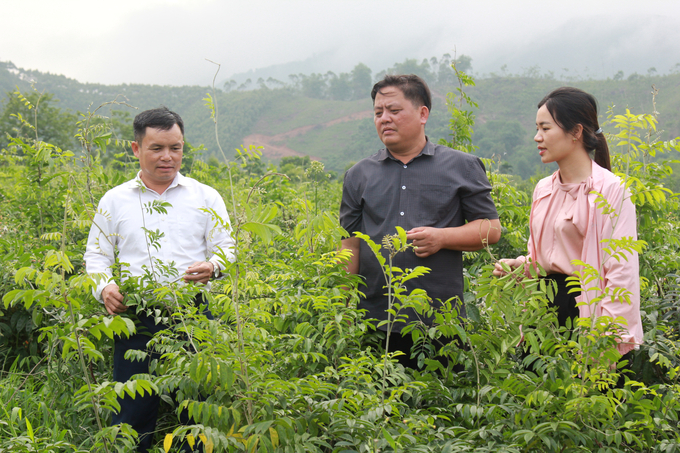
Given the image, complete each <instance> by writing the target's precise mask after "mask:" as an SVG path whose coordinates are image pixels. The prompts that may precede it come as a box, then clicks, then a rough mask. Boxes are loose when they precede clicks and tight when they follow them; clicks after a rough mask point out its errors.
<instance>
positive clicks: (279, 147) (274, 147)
mask: <svg viewBox="0 0 680 453" xmlns="http://www.w3.org/2000/svg"><path fill="white" fill-rule="evenodd" d="M372 116H373V111H372V110H364V111H361V112H356V113H352V114H349V115H346V116H343V117H341V118H336V119H334V120H331V121H327V122H325V123H321V124H320V126H323V127H329V126H333V125H334V124H339V123H346V122H347V121H356V120H363V119H365V118H370V117H372ZM317 126H318V125H317V124H312V125H309V126H302V127H298V128H296V129H292V130H290V131H287V132H283V133H281V134H276V135H264V134H251V135H249V136H247V137H245V138H244V139H243V144H244V145H245V146H246V148H248V147H250V145H254V146H262V147H264V149H263V150H262V155H263V156H265V157H267V158H268V159H280V158H282V157H288V156H306V155H309V157H310V158H311V159H312V160H317V158H316V157H314V156H312V155H311V153H310V152H306V153H305V152H300V151H295V150H294V149H291V148H289V147H287V146H285V145H283V144H282V143H284V142H285V141H286V140H288V139H290V138H293V137H298V136H300V135H304V134H306V133H307V132H309V131H310V130H312V129H314V128H315V127H317Z"/></svg>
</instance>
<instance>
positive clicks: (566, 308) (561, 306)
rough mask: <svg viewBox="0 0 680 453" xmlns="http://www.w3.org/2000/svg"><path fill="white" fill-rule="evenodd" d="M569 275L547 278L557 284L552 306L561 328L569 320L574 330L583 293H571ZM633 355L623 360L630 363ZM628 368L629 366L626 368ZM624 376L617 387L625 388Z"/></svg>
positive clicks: (620, 378) (628, 355)
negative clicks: (568, 284)
mask: <svg viewBox="0 0 680 453" xmlns="http://www.w3.org/2000/svg"><path fill="white" fill-rule="evenodd" d="M567 277H569V276H568V275H564V274H550V275H547V276H546V277H545V279H546V280H551V281H554V282H555V283H557V293H556V294H555V298H554V299H553V301H552V303H551V306H553V307H557V322H558V324H559V325H560V326H562V327H563V326H566V325H567V319H571V321H572V324H571V325H572V329H573V326H574V321H575V320H574V318H578V317H579V309H578V307H577V306H576V298H577V297H578V296H579V295H580V294H581V291H576V292H572V293H570V292H569V290H570V289H571V288H573V287H571V286H567ZM630 358H631V354H630V353H628V354H626V355H624V356H623V357H622V358H621V360H628V361H630ZM626 368H628V366H627V367H626ZM624 380H625V379H624V375H623V373H621V375H620V376H619V380H618V382H617V385H616V387H619V388H621V387H623V383H624Z"/></svg>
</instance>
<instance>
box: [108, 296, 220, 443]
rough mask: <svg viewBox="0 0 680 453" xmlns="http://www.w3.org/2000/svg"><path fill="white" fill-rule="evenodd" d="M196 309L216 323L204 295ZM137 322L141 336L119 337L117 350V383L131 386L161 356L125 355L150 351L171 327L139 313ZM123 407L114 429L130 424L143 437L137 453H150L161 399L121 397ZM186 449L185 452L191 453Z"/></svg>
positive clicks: (182, 418)
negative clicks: (155, 337) (153, 341)
mask: <svg viewBox="0 0 680 453" xmlns="http://www.w3.org/2000/svg"><path fill="white" fill-rule="evenodd" d="M194 302H195V303H196V305H198V306H200V307H201V308H203V310H202V313H203V314H204V315H205V316H206V318H208V319H214V318H213V315H212V313H211V312H210V310H209V309H208V306H207V304H204V299H203V295H202V294H199V295H198V296H196V298H195V299H194ZM136 316H137V318H138V319H139V324H138V325H137V332H138V333H135V334H134V335H131V336H130V337H129V338H125V337H115V339H114V350H113V380H114V381H116V382H127V381H129V380H130V378H131V377H132V376H133V375H135V374H146V373H148V372H149V363H150V361H151V360H154V359H158V358H159V357H160V355H159V354H158V353H157V352H154V351H148V352H149V355H148V356H147V359H146V360H142V361H139V360H135V361H133V360H126V359H125V352H127V351H128V350H130V349H136V350H142V351H146V350H147V343H148V342H149V340H150V339H151V337H152V336H153V335H155V334H156V333H158V332H160V331H161V330H164V329H167V328H168V326H166V325H162V324H158V325H157V324H154V320H153V318H152V317H149V316H146V315H145V314H143V313H138V314H137V315H136ZM118 403H119V404H120V412H118V413H117V414H115V413H114V414H113V417H112V419H111V425H118V424H120V423H127V424H129V425H130V426H132V428H133V429H134V430H135V431H137V433H138V434H139V444H138V447H137V449H138V450H137V451H139V452H144V453H146V452H147V451H148V450H149V449H150V448H151V444H152V442H153V433H154V431H155V429H156V420H157V419H158V407H159V405H160V397H159V396H158V395H148V394H145V395H144V396H140V395H136V396H135V398H134V399H132V398H131V397H130V396H128V395H125V397H123V398H120V397H118ZM180 422H182V423H185V424H186V423H189V422H190V420H189V418H188V417H181V418H180ZM188 448H189V447H188V445H187V446H185V448H184V449H185V451H191V450H190V449H188Z"/></svg>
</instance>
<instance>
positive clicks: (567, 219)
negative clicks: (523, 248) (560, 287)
mask: <svg viewBox="0 0 680 453" xmlns="http://www.w3.org/2000/svg"><path fill="white" fill-rule="evenodd" d="M558 173H559V172H558ZM588 179H590V178H588ZM591 182H592V181H588V180H586V181H583V182H581V183H576V184H565V183H563V182H561V181H560V178H559V175H558V177H555V178H552V197H550V199H549V200H548V206H547V208H546V213H545V216H544V217H541V216H533V218H532V221H531V227H530V231H531V232H534V231H536V232H537V234H536V237H535V241H536V244H537V248H536V261H537V262H538V264H540V265H541V267H543V269H545V271H546V272H547V273H548V274H567V275H571V274H573V273H574V271H575V270H576V266H574V265H573V264H571V260H573V259H574V257H576V256H581V250H582V249H583V232H582V231H580V230H579V229H578V227H577V225H575V224H574V221H573V219H574V212H575V211H577V210H578V207H579V205H582V204H584V203H586V204H587V200H586V199H585V197H587V196H588V192H589V191H590V189H589V187H590V186H591V184H589V183H591Z"/></svg>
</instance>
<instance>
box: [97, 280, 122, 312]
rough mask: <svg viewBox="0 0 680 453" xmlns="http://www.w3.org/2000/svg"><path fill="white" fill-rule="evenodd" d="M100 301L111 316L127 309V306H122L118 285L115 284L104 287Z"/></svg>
mask: <svg viewBox="0 0 680 453" xmlns="http://www.w3.org/2000/svg"><path fill="white" fill-rule="evenodd" d="M102 300H103V301H104V307H106V311H107V312H108V313H109V314H110V315H111V316H115V315H118V314H121V313H123V312H125V311H126V310H127V309H128V307H127V305H123V295H122V294H121V293H120V291H119V288H118V285H116V284H115V283H111V284H110V285H106V286H105V287H104V289H103V290H102Z"/></svg>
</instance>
